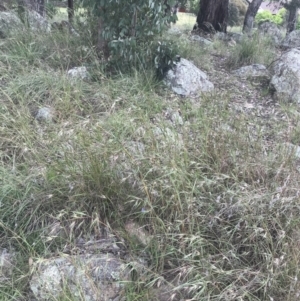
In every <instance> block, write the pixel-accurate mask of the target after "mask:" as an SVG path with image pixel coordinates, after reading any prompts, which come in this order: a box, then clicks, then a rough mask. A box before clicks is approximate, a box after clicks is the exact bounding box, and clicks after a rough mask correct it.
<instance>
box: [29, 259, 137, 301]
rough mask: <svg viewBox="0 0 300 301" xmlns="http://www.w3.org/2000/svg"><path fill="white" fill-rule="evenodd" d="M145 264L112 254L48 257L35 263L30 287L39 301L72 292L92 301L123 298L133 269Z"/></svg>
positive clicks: (135, 269)
mask: <svg viewBox="0 0 300 301" xmlns="http://www.w3.org/2000/svg"><path fill="white" fill-rule="evenodd" d="M142 269H143V267H142V265H141V264H139V263H137V262H131V263H130V264H128V263H125V262H123V261H122V260H120V259H119V258H117V257H116V256H114V255H112V254H84V255H73V256H68V255H66V256H64V257H59V258H52V259H45V260H41V261H39V262H36V263H35V264H34V266H33V275H32V278H31V281H30V288H31V290H32V292H33V294H34V296H35V298H37V300H38V301H43V300H45V301H46V300H50V299H51V300H52V299H53V300H54V299H55V300H57V299H58V298H60V297H63V296H64V293H66V292H68V293H69V294H70V295H71V296H72V297H73V298H78V297H80V296H82V297H83V296H84V298H83V299H84V300H89V301H111V300H123V299H121V295H122V294H123V293H124V287H125V283H128V282H130V281H131V272H132V271H133V270H134V271H135V273H138V274H139V275H140V274H141V273H142Z"/></svg>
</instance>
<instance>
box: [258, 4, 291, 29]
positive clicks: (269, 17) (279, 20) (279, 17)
mask: <svg viewBox="0 0 300 301" xmlns="http://www.w3.org/2000/svg"><path fill="white" fill-rule="evenodd" d="M285 13H286V10H285V9H284V8H283V9H281V10H280V11H279V12H278V13H277V14H276V15H273V14H272V13H271V12H270V11H267V10H265V11H262V12H259V13H257V15H256V17H255V21H256V23H260V22H263V21H271V22H274V23H275V24H277V25H283V23H284V22H285Z"/></svg>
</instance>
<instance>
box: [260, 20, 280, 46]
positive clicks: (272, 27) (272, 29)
mask: <svg viewBox="0 0 300 301" xmlns="http://www.w3.org/2000/svg"><path fill="white" fill-rule="evenodd" d="M258 31H259V32H260V33H262V34H265V35H268V36H269V37H270V38H271V39H272V41H273V42H274V44H275V45H279V44H280V43H281V41H282V39H283V34H282V31H281V30H280V29H279V27H278V26H277V25H276V24H275V23H273V22H270V21H265V22H261V23H260V24H259V25H258Z"/></svg>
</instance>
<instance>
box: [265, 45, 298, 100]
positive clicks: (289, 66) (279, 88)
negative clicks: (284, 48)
mask: <svg viewBox="0 0 300 301" xmlns="http://www.w3.org/2000/svg"><path fill="white" fill-rule="evenodd" d="M273 72H274V75H273V76H272V79H271V82H270V88H271V90H273V91H274V96H275V98H277V99H279V100H282V101H285V102H295V103H300V50H298V49H291V50H289V51H288V52H286V53H284V54H283V55H282V56H281V57H280V59H279V60H278V61H276V62H275V63H274V67H273Z"/></svg>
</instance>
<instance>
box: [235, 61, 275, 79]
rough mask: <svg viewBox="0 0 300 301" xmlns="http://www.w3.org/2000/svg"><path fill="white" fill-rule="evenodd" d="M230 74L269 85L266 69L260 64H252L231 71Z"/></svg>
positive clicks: (268, 73) (268, 74)
mask: <svg viewBox="0 0 300 301" xmlns="http://www.w3.org/2000/svg"><path fill="white" fill-rule="evenodd" d="M232 74H233V75H235V76H237V77H240V78H245V79H250V80H255V81H260V82H266V83H269V81H270V79H271V75H270V72H269V71H268V69H267V68H266V67H265V66H264V65H261V64H253V65H249V66H244V67H241V68H239V69H236V70H233V71H232Z"/></svg>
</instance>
